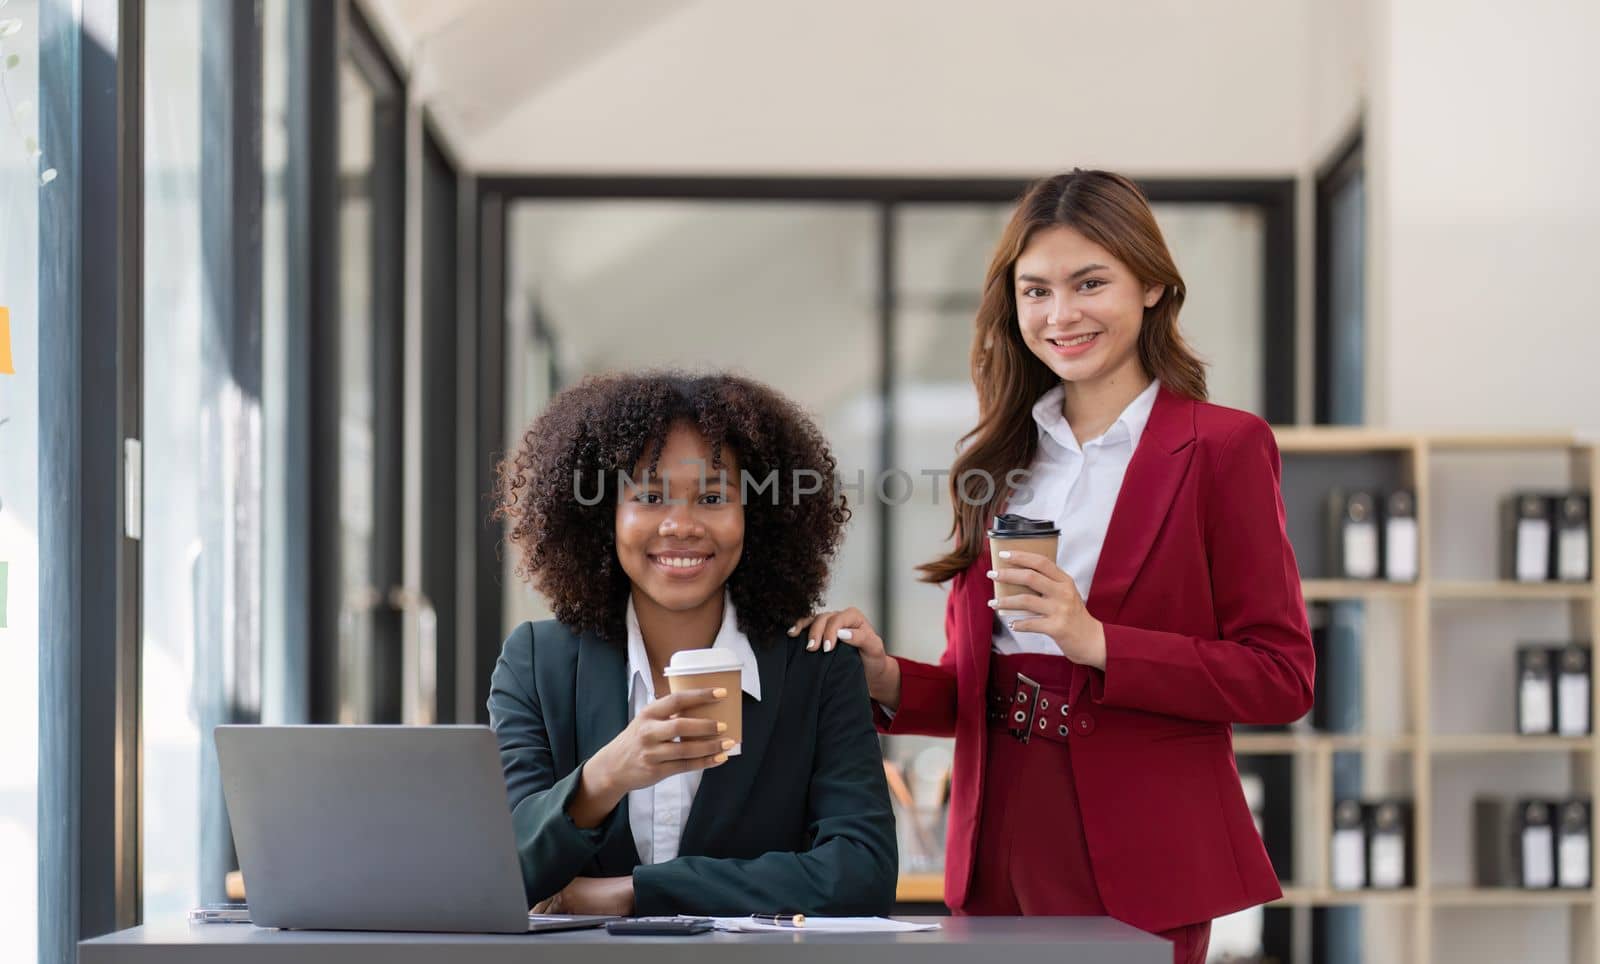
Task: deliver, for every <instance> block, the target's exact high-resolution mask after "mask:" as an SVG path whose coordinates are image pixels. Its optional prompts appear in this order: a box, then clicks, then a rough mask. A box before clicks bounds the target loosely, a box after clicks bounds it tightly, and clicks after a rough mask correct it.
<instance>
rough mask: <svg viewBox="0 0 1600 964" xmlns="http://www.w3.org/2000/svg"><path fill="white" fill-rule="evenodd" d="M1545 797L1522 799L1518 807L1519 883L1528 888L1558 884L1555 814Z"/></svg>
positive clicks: (1514, 843)
mask: <svg viewBox="0 0 1600 964" xmlns="http://www.w3.org/2000/svg"><path fill="white" fill-rule="evenodd" d="M1551 810H1552V808H1551V806H1550V804H1549V803H1547V802H1545V801H1543V800H1518V801H1517V804H1516V810H1515V825H1516V837H1515V838H1514V840H1513V846H1514V849H1515V851H1516V857H1517V883H1518V884H1519V885H1520V886H1522V887H1524V888H1526V889H1528V890H1544V889H1547V888H1550V887H1554V886H1555V884H1556V867H1555V864H1556V838H1555V822H1554V816H1555V815H1554V814H1553V813H1552V812H1551Z"/></svg>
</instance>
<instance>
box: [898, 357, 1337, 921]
mask: <svg viewBox="0 0 1600 964" xmlns="http://www.w3.org/2000/svg"><path fill="white" fill-rule="evenodd" d="M1279 472H1280V462H1279V458H1278V447H1277V443H1276V441H1275V440H1274V438H1273V435H1272V430H1271V429H1270V428H1269V427H1268V426H1267V423H1265V422H1263V421H1262V420H1261V419H1259V418H1257V417H1255V416H1254V415H1250V414H1247V413H1245V412H1240V411H1236V410H1234V409H1229V408H1223V407H1221V406H1217V405H1210V404H1206V403H1204V402H1195V401H1192V400H1190V399H1186V398H1183V397H1180V396H1178V395H1175V394H1173V393H1171V392H1170V391H1168V390H1167V389H1166V388H1165V387H1163V388H1162V389H1160V391H1159V394H1158V395H1157V397H1156V402H1155V407H1154V409H1153V410H1152V411H1151V413H1150V420H1149V422H1148V424H1147V425H1146V427H1145V430H1144V434H1143V435H1142V436H1140V439H1139V446H1138V448H1137V449H1136V450H1135V452H1134V455H1133V460H1132V462H1131V463H1129V465H1128V472H1127V475H1126V476H1125V477H1124V479H1123V482H1122V491H1121V492H1120V493H1119V494H1118V495H1117V502H1116V507H1115V509H1114V510H1113V512H1112V515H1111V524H1110V527H1109V528H1108V530H1107V531H1106V540H1105V545H1104V548H1103V549H1102V550H1101V554H1100V561H1099V564H1098V567H1097V568H1096V570H1095V576H1094V581H1093V584H1092V587H1091V590H1090V593H1089V599H1088V607H1089V612H1091V613H1092V614H1093V615H1094V616H1095V618H1096V619H1099V620H1100V621H1101V622H1103V623H1104V624H1105V632H1106V668H1105V670H1104V671H1100V670H1094V669H1089V670H1087V671H1086V672H1087V675H1088V677H1089V680H1088V692H1087V698H1084V695H1083V694H1080V695H1079V697H1078V698H1077V700H1076V704H1077V709H1076V711H1075V712H1074V713H1073V717H1072V721H1071V727H1072V731H1071V732H1072V769H1073V780H1074V783H1075V784H1076V786H1077V790H1078V801H1079V808H1080V810H1081V812H1082V815H1083V825H1084V834H1085V836H1086V838H1087V840H1088V847H1089V856H1090V860H1091V862H1092V864H1093V870H1094V876H1095V880H1096V881H1097V882H1098V884H1099V888H1100V896H1101V899H1102V901H1103V902H1104V903H1105V906H1106V910H1107V912H1108V913H1109V914H1110V915H1111V916H1113V917H1116V918H1118V919H1121V920H1124V921H1126V922H1128V923H1130V924H1133V925H1134V926H1136V927H1139V928H1142V929H1144V930H1147V931H1160V930H1167V929H1169V928H1172V927H1177V926H1179V925H1183V924H1189V923H1193V922H1197V921H1203V920H1210V919H1212V918H1215V917H1218V916H1221V915H1223V914H1226V913H1230V912H1232V911H1236V910H1240V909H1242V908H1245V907H1251V906H1254V905H1256V904H1261V903H1265V902H1267V901H1270V900H1273V899H1276V898H1277V897H1279V896H1281V894H1282V891H1281V890H1280V889H1279V886H1278V878H1277V875H1276V874H1275V873H1274V872H1273V869H1272V865H1271V863H1270V862H1269V861H1268V859H1267V854H1266V849H1265V848H1264V847H1263V846H1262V843H1261V837H1260V835H1259V834H1258V833H1257V831H1256V827H1255V822H1254V820H1253V819H1252V817H1251V814H1250V809H1249V807H1248V806H1247V804H1246V803H1245V798H1244V792H1243V790H1242V789H1241V788H1240V786H1239V771H1238V768H1237V767H1236V765H1235V763H1234V757H1233V730H1232V727H1231V726H1230V724H1233V723H1255V724H1274V723H1289V722H1292V721H1294V720H1297V719H1299V718H1300V717H1301V716H1303V715H1305V713H1306V711H1307V710H1308V709H1310V707H1311V684H1312V675H1313V672H1314V663H1315V660H1314V657H1313V655H1312V648H1311V634H1310V630H1309V628H1308V627H1307V624H1306V607H1305V601H1304V599H1303V598H1302V597H1301V594H1300V573H1299V569H1298V567H1297V566H1296V564H1295V558H1294V551H1293V550H1292V549H1291V548H1290V546H1289V539H1288V536H1287V535H1286V534H1285V531H1284V514H1283V498H1282V495H1281V494H1280V492H1279V489H1278V479H1279ZM989 568H990V566H989V548H988V545H987V540H985V544H984V545H983V546H982V547H981V548H980V551H979V553H978V558H977V560H976V561H974V562H973V564H972V565H971V567H969V568H968V569H967V570H966V571H965V572H963V573H961V574H959V575H957V576H956V577H955V580H954V582H953V585H952V587H951V590H950V597H949V603H948V605H947V607H946V610H945V636H946V639H947V647H946V649H945V652H944V655H943V656H942V657H941V658H940V660H939V663H938V665H930V664H927V663H919V662H915V661H913V660H908V659H900V660H899V663H900V675H901V680H902V689H901V700H900V708H899V710H898V711H897V712H896V714H895V716H894V718H893V720H890V719H888V718H887V717H886V716H885V715H884V714H883V713H882V712H879V713H878V714H877V717H878V724H879V729H881V730H882V731H883V732H886V733H919V734H926V735H931V736H951V735H953V736H954V737H955V740H956V742H955V772H954V775H953V778H952V784H951V795H950V820H949V841H948V849H947V852H946V858H945V901H946V903H948V904H949V905H950V906H951V907H952V908H954V909H957V910H959V909H960V908H961V906H962V904H963V903H964V902H965V901H966V897H967V887H968V883H969V881H970V878H971V869H972V860H973V850H974V847H975V846H976V844H977V839H976V838H977V831H978V808H979V806H980V801H981V800H982V799H983V790H984V788H983V775H984V754H985V742H984V736H985V728H986V725H987V724H986V721H985V690H986V689H987V681H988V677H989V655H990V651H991V649H992V639H993V636H992V632H991V629H992V619H993V615H994V614H993V610H991V609H990V608H989V606H988V601H989V599H990V597H991V596H992V595H993V591H994V590H993V584H992V582H991V581H990V580H989V579H988V577H987V576H985V573H986V572H987V571H988V569H989ZM1039 829H1040V832H1042V833H1044V832H1048V830H1049V828H1047V827H1041V828H1039Z"/></svg>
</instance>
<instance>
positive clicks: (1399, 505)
mask: <svg viewBox="0 0 1600 964" xmlns="http://www.w3.org/2000/svg"><path fill="white" fill-rule="evenodd" d="M1417 551H1418V550H1417V497H1416V494H1415V493H1413V492H1412V491H1411V490H1410V489H1397V490H1395V491H1394V492H1390V493H1389V494H1388V495H1387V496H1385V497H1384V500H1383V545H1382V553H1381V554H1382V556H1383V577H1384V578H1385V579H1387V580H1389V581H1390V582H1416V581H1417Z"/></svg>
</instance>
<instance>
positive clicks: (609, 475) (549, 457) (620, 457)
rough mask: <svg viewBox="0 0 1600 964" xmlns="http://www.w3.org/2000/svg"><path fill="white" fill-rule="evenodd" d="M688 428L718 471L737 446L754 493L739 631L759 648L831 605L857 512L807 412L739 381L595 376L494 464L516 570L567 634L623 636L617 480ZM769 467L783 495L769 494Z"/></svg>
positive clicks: (741, 574) (563, 397)
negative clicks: (829, 596) (839, 557)
mask: <svg viewBox="0 0 1600 964" xmlns="http://www.w3.org/2000/svg"><path fill="white" fill-rule="evenodd" d="M680 421H681V422H688V423H690V424H692V425H694V426H695V427H696V428H698V429H699V431H700V433H701V435H702V436H704V437H705V439H706V441H707V443H708V444H709V446H710V448H711V455H712V465H711V467H710V469H708V471H711V470H715V469H718V468H721V467H723V464H724V462H723V452H724V450H731V451H732V453H733V455H734V457H735V459H736V460H737V462H738V467H739V469H740V470H741V471H742V472H743V473H745V476H744V477H745V478H747V479H750V480H751V486H752V487H751V488H749V489H748V490H746V489H745V488H744V487H742V486H741V488H740V492H741V494H742V495H743V496H748V497H747V498H744V499H743V501H744V502H745V506H744V524H745V533H744V552H743V554H742V555H741V557H740V559H739V564H738V565H737V566H736V567H735V568H734V570H733V574H732V575H731V576H730V577H729V579H728V584H727V588H728V592H729V594H730V595H731V597H732V599H733V604H734V607H735V608H736V609H737V611H738V617H739V629H740V631H742V632H743V633H744V634H745V635H746V636H748V637H749V638H750V639H751V640H752V641H753V642H757V643H759V642H761V641H764V640H769V639H772V638H773V637H774V636H775V635H782V634H783V632H784V631H785V630H787V629H788V627H790V626H792V625H794V622H795V620H797V619H799V618H800V617H802V616H804V615H806V614H807V613H809V612H811V611H812V610H813V609H814V608H815V607H816V606H818V605H820V604H821V601H822V593H823V591H824V590H825V589H826V587H827V582H828V569H829V565H830V563H831V562H832V560H833V558H834V556H835V555H836V554H837V552H838V548H839V543H840V540H841V539H842V538H843V536H844V527H845V524H846V523H847V522H848V521H849V519H850V509H849V507H848V506H847V505H846V502H845V498H844V496H843V494H842V493H840V492H839V489H838V487H837V486H836V485H835V477H834V471H835V467H836V462H835V460H834V457H833V455H832V453H831V452H830V451H829V450H828V445H827V442H826V441H825V440H824V439H823V437H822V433H821V432H820V431H819V430H818V429H817V426H816V425H815V424H814V423H813V422H812V421H811V419H810V417H808V416H807V415H806V414H805V412H804V411H802V410H801V409H800V407H799V406H797V405H795V404H794V403H793V402H791V401H789V400H788V399H786V398H784V397H783V396H782V395H780V394H778V393H777V392H776V391H773V390H772V389H771V388H768V387H767V386H765V385H762V384H760V383H759V382H755V381H752V380H750V379H747V378H742V377H739V376H736V375H729V374H709V375H691V374H687V373H684V372H680V371H672V370H665V371H648V372H641V373H629V374H609V375H595V376H590V377H588V378H585V379H584V380H583V381H582V382H580V383H579V384H577V385H575V386H573V387H572V388H569V389H567V390H565V391H563V392H561V393H560V394H559V395H557V396H556V397H555V398H554V399H552V400H551V402H550V404H549V407H547V408H546V409H545V411H544V413H543V414H542V415H540V416H539V417H538V418H537V419H535V420H534V422H533V424H532V425H531V426H529V427H528V430H527V431H526V432H524V433H523V436H522V441H521V442H520V444H519V445H518V446H517V448H516V451H514V452H513V453H512V454H510V455H508V456H507V457H506V458H505V459H504V460H502V461H501V462H500V464H499V466H498V467H497V475H498V484H497V486H496V488H497V493H496V494H497V505H496V507H495V517H496V518H499V519H505V520H507V521H508V522H509V524H510V529H509V533H508V536H507V538H508V539H509V540H510V541H511V543H513V544H514V545H515V546H517V547H518V548H519V550H520V560H519V562H518V564H517V566H516V570H515V571H516V574H517V576H518V577H519V578H522V579H524V580H527V581H528V582H530V583H531V584H532V585H533V586H534V588H535V589H537V590H538V591H539V592H540V593H542V594H543V595H544V596H545V597H546V598H547V599H549V601H550V605H551V608H552V609H553V610H554V611H555V616H556V618H557V619H559V620H560V621H561V622H562V623H564V624H565V625H566V626H567V627H568V628H570V629H572V630H574V631H575V632H578V633H584V632H593V633H595V634H596V635H598V636H600V637H601V638H603V639H609V640H616V641H620V640H625V639H626V638H627V630H626V628H625V621H626V613H627V601H628V593H629V590H630V585H631V584H630V581H629V579H628V575H627V573H626V572H624V571H623V569H622V563H621V561H620V560H619V559H618V558H617V552H616V505H617V497H618V493H619V489H620V488H621V487H622V483H621V482H619V472H620V473H621V475H622V476H623V477H628V476H631V475H632V473H633V471H634V469H635V467H636V466H637V465H638V464H639V460H640V459H641V458H643V457H644V455H645V453H646V449H647V448H648V449H649V452H650V462H649V466H650V468H651V470H652V471H654V470H655V469H656V467H657V465H658V462H659V459H660V457H661V450H662V446H663V445H664V444H665V440H666V436H667V434H668V431H669V430H670V429H671V427H672V426H673V425H674V424H676V423H678V422H680ZM807 471H809V472H810V473H814V474H813V475H807V476H804V478H805V482H804V484H793V485H792V484H791V481H792V480H796V478H797V474H798V473H805V472H807ZM772 473H776V478H777V480H778V485H777V487H776V489H775V490H774V489H769V488H763V486H764V485H766V484H767V480H768V479H769V477H770V476H771V475H772ZM731 478H732V477H731V476H730V479H731ZM808 489H820V491H816V492H808V491H807V490H808ZM597 491H598V495H599V498H598V501H597V500H596V494H597ZM579 496H581V498H580V497H579ZM585 503H590V504H585Z"/></svg>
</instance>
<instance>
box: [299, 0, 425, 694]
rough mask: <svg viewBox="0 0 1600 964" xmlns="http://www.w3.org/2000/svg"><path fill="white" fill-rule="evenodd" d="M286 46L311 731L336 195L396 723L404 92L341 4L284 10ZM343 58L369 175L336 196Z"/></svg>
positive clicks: (325, 494) (335, 580) (335, 280)
mask: <svg viewBox="0 0 1600 964" xmlns="http://www.w3.org/2000/svg"><path fill="white" fill-rule="evenodd" d="M290 16H291V43H292V44H293V49H294V50H295V52H296V55H297V60H299V63H298V65H297V66H298V68H299V69H298V70H296V71H295V72H294V73H295V79H293V80H291V105H292V109H293V110H295V111H296V112H297V113H298V115H299V116H298V123H297V124H295V125H294V126H293V131H294V134H295V136H294V137H293V138H292V140H293V141H297V142H298V144H297V145H294V146H292V148H291V150H292V151H293V150H295V149H296V147H297V148H298V151H299V152H301V153H302V154H303V157H302V158H301V163H302V164H303V165H304V168H303V170H304V176H305V194H304V196H303V197H302V198H298V199H295V200H293V201H292V202H291V203H292V204H293V206H294V207H296V208H302V209H303V217H304V218H305V219H306V220H305V227H304V230H303V231H295V230H293V228H291V238H293V239H294V240H295V241H296V242H303V243H304V244H305V247H304V248H303V249H302V250H304V251H305V252H306V254H305V257H303V258H300V259H298V261H297V264H298V266H299V268H300V271H301V273H302V277H303V278H304V282H303V283H304V286H305V293H306V294H307V295H308V298H307V303H306V304H304V307H305V308H306V309H307V311H308V315H307V317H308V319H309V328H308V334H309V337H310V355H311V358H310V362H311V379H310V380H311V385H310V386H309V387H310V395H311V405H310V409H311V412H310V415H311V432H312V443H311V444H312V458H311V469H310V471H311V479H310V495H311V503H312V509H311V520H312V523H311V527H310V533H309V543H310V546H311V553H310V556H311V558H310V562H311V567H312V571H311V574H310V581H311V585H310V587H309V589H310V591H309V594H308V595H309V598H310V610H311V626H312V634H311V644H310V650H311V652H310V657H311V658H310V669H311V685H310V690H311V718H312V720H313V721H315V722H322V723H331V722H336V721H337V720H338V719H339V705H340V695H341V694H340V678H339V632H340V626H339V624H340V611H341V606H342V605H343V603H344V599H343V596H344V583H343V577H342V569H341V562H340V560H341V553H342V547H341V545H340V537H339V532H340V529H339V526H340V506H339V490H340V484H341V480H340V472H339V462H340V430H341V429H340V404H339V401H340V399H339V393H340V380H341V376H340V372H341V352H340V348H339V336H340V329H341V325H340V317H341V314H342V310H343V309H342V305H341V302H340V266H341V264H342V258H343V249H342V245H341V235H340V224H339V220H340V218H339V210H340V203H339V202H340V198H341V197H342V196H343V193H344V192H345V191H346V190H366V191H368V192H369V193H370V198H371V213H372V222H371V224H372V237H373V247H372V254H373V262H372V265H371V266H370V271H369V283H370V285H371V291H372V316H373V317H372V328H373V343H372V358H373V379H372V384H373V389H374V398H373V405H374V409H373V411H374V416H373V428H374V438H373V462H374V473H373V474H374V490H375V491H374V492H373V506H374V517H375V527H374V532H373V550H372V554H373V559H372V563H373V566H372V568H373V583H374V588H375V589H377V590H378V593H379V595H380V597H382V598H381V600H380V601H379V602H378V603H376V604H375V605H374V607H373V615H374V632H373V647H374V651H375V654H376V659H375V660H374V671H375V674H376V679H375V680H374V681H373V691H374V693H375V694H380V696H379V699H377V700H375V706H374V712H375V715H376V718H377V719H380V720H389V719H392V720H393V721H396V722H398V720H399V714H400V700H399V692H400V691H399V679H400V659H401V656H400V647H401V638H402V633H401V620H402V611H401V608H400V607H399V606H398V605H396V604H395V602H394V601H392V599H391V594H390V590H391V589H393V588H395V587H399V586H401V585H402V584H403V577H404V573H403V551H402V533H403V532H404V528H403V526H404V521H405V519H404V504H403V501H402V488H401V487H402V485H403V480H404V462H403V451H404V435H403V433H404V419H403V412H404V398H403V390H404V317H405V310H404V306H405V190H406V188H405V184H406V181H405V110H406V103H405V81H404V78H403V77H402V76H401V75H400V73H399V71H398V70H397V69H396V67H395V66H394V64H393V62H392V61H391V60H390V59H389V56H388V53H387V51H386V50H385V49H384V46H383V44H382V43H381V42H380V41H379V39H378V37H377V34H376V33H375V31H374V30H373V29H372V26H371V25H370V24H369V23H368V22H367V20H366V18H365V16H364V15H363V14H362V12H361V9H360V7H359V6H358V5H357V4H356V3H354V2H353V0H342V2H339V3H313V4H307V5H301V4H295V5H294V6H293V7H291V15H290ZM345 59H348V60H349V61H350V63H351V64H352V65H353V66H354V67H355V68H356V69H357V70H358V71H359V72H360V73H361V75H362V77H363V79H364V80H366V81H367V82H368V83H369V84H370V85H371V86H372V89H373V93H374V98H375V104H374V108H375V111H374V113H375V116H374V123H373V131H372V156H373V176H372V179H371V181H370V183H367V184H351V183H345V182H344V181H343V180H342V178H341V174H340V170H339V130H340V126H339V125H340V116H339V98H338V96H337V92H338V90H339V69H340V64H341V61H343V60H345Z"/></svg>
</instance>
